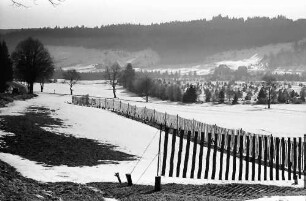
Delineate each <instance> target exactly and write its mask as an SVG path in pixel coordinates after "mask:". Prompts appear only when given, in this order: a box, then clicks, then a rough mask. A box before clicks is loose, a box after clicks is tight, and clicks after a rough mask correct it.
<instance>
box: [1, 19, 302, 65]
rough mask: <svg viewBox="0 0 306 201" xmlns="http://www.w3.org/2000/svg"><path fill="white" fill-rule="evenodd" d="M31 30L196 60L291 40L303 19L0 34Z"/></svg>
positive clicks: (166, 59)
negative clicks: (225, 52) (224, 52)
mask: <svg viewBox="0 0 306 201" xmlns="http://www.w3.org/2000/svg"><path fill="white" fill-rule="evenodd" d="M28 36H33V37H35V38H38V39H39V40H41V41H42V42H43V43H44V44H46V45H59V46H78V47H79V46H82V47H86V48H97V49H125V50H128V51H139V50H143V49H148V48H151V49H152V50H154V51H156V52H157V53H158V54H159V56H160V57H161V63H163V64H179V63H193V62H201V61H203V59H204V58H205V57H207V56H210V55H212V54H215V53H218V52H222V51H226V50H234V49H243V48H253V47H260V46H263V45H268V44H277V43H284V42H294V41H299V40H302V39H303V38H305V37H306V20H305V19H299V20H295V21H294V20H291V19H287V18H286V17H284V16H278V17H274V18H268V17H251V18H247V19H243V18H229V17H228V16H221V15H219V16H215V17H213V18H212V19H211V20H206V19H202V20H194V21H188V22H168V23H161V24H151V25H138V24H118V25H108V26H101V27H94V28H87V27H84V26H80V27H62V28H60V27H55V28H48V27H46V28H38V29H21V30H14V31H11V32H5V33H3V34H2V36H0V38H3V39H5V40H6V41H7V43H8V44H9V46H10V47H14V46H15V45H16V41H20V40H21V39H22V38H24V37H28Z"/></svg>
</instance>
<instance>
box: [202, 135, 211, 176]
mask: <svg viewBox="0 0 306 201" xmlns="http://www.w3.org/2000/svg"><path fill="white" fill-rule="evenodd" d="M207 137H208V139H207V154H206V166H205V175H204V178H205V179H207V178H208V171H209V164H210V150H211V133H210V132H209V133H208V135H207Z"/></svg>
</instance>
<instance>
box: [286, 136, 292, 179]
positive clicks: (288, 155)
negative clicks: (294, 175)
mask: <svg viewBox="0 0 306 201" xmlns="http://www.w3.org/2000/svg"><path fill="white" fill-rule="evenodd" d="M287 157H288V158H287V160H288V180H291V165H292V162H291V141H290V138H288V151H287Z"/></svg>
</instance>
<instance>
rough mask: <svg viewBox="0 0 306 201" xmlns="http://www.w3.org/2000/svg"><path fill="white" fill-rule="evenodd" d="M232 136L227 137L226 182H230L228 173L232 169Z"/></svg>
mask: <svg viewBox="0 0 306 201" xmlns="http://www.w3.org/2000/svg"><path fill="white" fill-rule="evenodd" d="M231 137H232V136H231V135H227V153H226V169H225V180H228V172H229V167H230V157H231Z"/></svg>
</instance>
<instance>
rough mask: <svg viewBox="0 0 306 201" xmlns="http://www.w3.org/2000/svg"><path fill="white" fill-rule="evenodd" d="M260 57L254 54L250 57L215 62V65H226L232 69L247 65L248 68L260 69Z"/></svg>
mask: <svg viewBox="0 0 306 201" xmlns="http://www.w3.org/2000/svg"><path fill="white" fill-rule="evenodd" d="M261 59H262V58H261V57H260V56H258V54H254V55H253V56H252V57H250V58H247V59H243V60H237V61H231V60H228V61H219V62H216V63H215V65H216V66H219V65H222V64H223V65H227V66H228V67H229V68H230V69H232V70H237V69H238V67H239V66H245V67H248V69H249V70H262V69H263V66H262V64H261V63H260V62H261Z"/></svg>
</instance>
